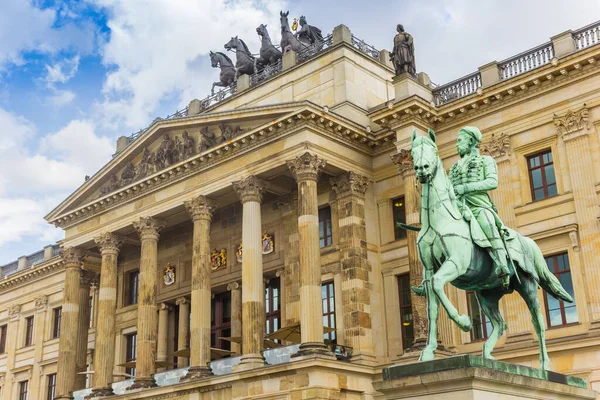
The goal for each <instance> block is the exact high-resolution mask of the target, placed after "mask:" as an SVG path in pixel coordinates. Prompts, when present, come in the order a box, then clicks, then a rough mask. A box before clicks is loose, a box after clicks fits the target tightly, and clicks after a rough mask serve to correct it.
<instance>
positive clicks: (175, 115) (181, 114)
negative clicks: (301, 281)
mask: <svg viewBox="0 0 600 400" xmlns="http://www.w3.org/2000/svg"><path fill="white" fill-rule="evenodd" d="M187 115H188V108H187V107H185V108H182V109H181V110H177V111H175V112H174V113H173V114H170V115H167V116H166V117H165V118H161V117H156V118H154V120H153V121H152V124H153V123H154V122H155V121H162V120H164V119H175V118H182V117H186V116H187ZM152 124H150V125H149V126H147V127H146V128H144V129H140V130H139V131H137V132H135V133H132V134H131V135H129V136H128V137H127V144H129V143H131V142H133V141H134V140H136V139H137V138H139V137H140V136H142V134H143V133H144V132H146V130H148V128H149V127H150V126H152Z"/></svg>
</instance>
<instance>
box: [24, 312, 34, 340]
mask: <svg viewBox="0 0 600 400" xmlns="http://www.w3.org/2000/svg"><path fill="white" fill-rule="evenodd" d="M32 344H33V316H31V317H27V318H25V347H27V346H31V345H32Z"/></svg>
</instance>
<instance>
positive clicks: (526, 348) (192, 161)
mask: <svg viewBox="0 0 600 400" xmlns="http://www.w3.org/2000/svg"><path fill="white" fill-rule="evenodd" d="M599 35H600V23H595V24H592V25H590V26H587V27H584V28H581V29H578V30H576V31H567V32H563V33H561V34H558V35H556V36H554V37H552V38H551V40H550V41H549V42H547V43H545V44H543V45H541V46H538V47H536V48H534V49H531V50H529V51H526V52H523V53H520V54H518V55H516V56H514V57H511V58H510V59H507V60H504V61H501V62H496V61H494V62H490V63H489V64H487V65H484V66H482V67H480V68H479V70H478V71H477V72H474V73H472V74H469V75H467V76H465V77H463V78H461V79H458V80H456V81H453V82H450V83H448V84H445V85H441V86H437V85H434V84H432V83H431V81H430V79H429V77H428V76H427V74H425V73H418V74H417V75H416V76H413V75H409V74H401V75H398V76H394V68H393V66H392V65H391V64H390V61H389V53H388V52H387V51H385V50H377V49H375V48H373V47H372V46H370V45H368V44H366V43H365V42H364V41H362V40H359V39H357V38H356V37H354V36H353V35H352V33H351V32H350V30H349V29H348V28H347V27H346V26H343V25H340V26H338V27H336V28H335V29H334V30H333V32H332V34H331V35H328V36H326V37H325V38H324V42H322V43H320V44H319V46H314V47H311V48H309V49H308V50H306V51H305V50H303V51H300V52H298V53H294V52H288V53H286V54H285V55H284V57H283V59H282V60H281V61H280V62H278V63H277V64H275V65H273V66H271V67H269V68H265V69H264V70H262V71H261V72H259V73H256V74H254V75H252V76H249V75H242V76H240V77H239V78H238V79H237V81H236V82H235V83H234V84H232V85H231V86H229V87H227V88H225V89H223V90H221V91H220V92H217V93H216V94H215V95H212V96H209V97H207V98H205V99H202V100H197V99H195V100H192V101H191V102H190V103H189V106H188V107H186V108H185V109H184V110H181V111H178V112H176V113H175V114H173V115H171V116H169V117H167V118H165V119H156V120H155V121H153V123H152V124H151V125H150V126H149V127H148V128H147V129H145V130H143V131H140V132H138V133H136V134H134V135H132V136H130V137H121V138H119V140H118V142H117V150H116V153H115V155H114V157H113V158H112V160H110V162H108V163H107V164H106V165H105V166H104V167H103V168H102V169H101V170H100V171H98V172H97V173H96V174H95V175H93V176H92V177H91V178H90V179H89V180H86V181H85V183H83V184H82V185H81V187H79V188H78V189H77V190H76V191H75V192H74V193H73V194H72V195H71V196H69V197H68V198H67V199H65V200H64V201H63V202H62V203H61V204H60V205H58V206H57V207H56V208H55V209H54V210H53V211H52V212H51V213H50V214H49V215H48V216H47V217H46V219H47V221H48V222H49V223H52V224H54V225H56V226H58V227H61V228H62V229H63V230H64V232H65V237H64V239H63V240H62V241H61V242H60V247H61V249H60V255H59V252H58V250H59V249H58V247H56V246H49V247H47V248H46V249H44V251H43V252H41V253H36V254H35V255H32V256H30V257H22V258H21V259H19V261H18V262H16V263H13V264H9V265H7V266H4V267H2V275H3V277H4V278H3V279H2V280H1V281H0V353H2V354H0V386H1V390H2V398H3V399H24V400H25V399H29V400H36V399H40V400H41V399H53V398H55V399H67V398H71V396H74V398H76V399H82V398H84V397H85V396H90V397H91V398H94V397H98V398H99V397H103V396H107V395H113V397H112V398H114V399H163V398H172V399H190V400H191V399H214V400H216V399H372V398H376V397H378V396H380V394H379V393H378V392H377V391H376V390H375V388H374V385H373V383H374V382H377V381H381V379H382V375H381V372H382V368H383V367H385V366H389V365H392V364H398V363H408V362H414V361H415V360H416V359H417V358H418V354H419V351H420V350H421V348H422V346H423V344H424V342H425V339H426V335H427V320H426V309H425V302H424V300H423V299H422V298H419V297H416V296H415V295H414V294H413V293H411V291H410V285H417V284H419V283H420V281H421V279H422V272H421V265H420V263H419V261H418V258H417V253H416V243H415V242H416V233H414V232H408V233H407V232H406V231H404V230H400V229H397V228H396V224H395V223H396V222H406V223H409V224H413V225H418V224H419V211H420V194H419V188H417V187H416V183H415V178H414V171H413V168H412V160H411V157H410V151H409V149H410V138H411V135H412V132H413V131H415V130H416V131H417V132H418V134H421V135H422V134H425V133H426V132H427V129H428V128H432V129H434V130H435V132H436V134H437V144H438V147H439V151H440V156H441V157H442V159H443V162H444V166H445V167H446V168H449V167H450V166H451V165H452V164H453V163H454V162H455V161H456V160H457V159H458V155H457V153H456V148H455V140H456V134H457V132H458V130H459V129H460V128H461V127H462V126H465V125H472V126H477V127H479V128H480V129H481V131H482V132H483V135H484V140H483V143H482V144H481V147H480V149H481V151H482V152H483V153H485V154H489V155H491V156H493V157H494V158H495V159H496V162H497V164H498V172H499V187H498V188H497V189H496V190H495V191H493V192H492V198H493V200H494V202H495V204H496V206H497V208H498V210H499V214H500V216H501V218H502V219H503V221H504V223H505V224H506V225H508V226H510V227H513V228H515V229H517V230H518V231H519V232H521V233H522V234H525V235H527V236H529V237H531V238H533V239H535V240H536V242H537V243H538V245H539V246H540V248H541V249H542V251H543V253H544V255H545V257H546V260H547V263H548V266H549V268H550V269H551V271H552V272H553V273H555V274H556V275H557V276H558V277H559V280H560V281H561V283H562V284H563V286H564V287H565V288H566V289H567V291H569V292H570V293H571V294H572V295H573V297H574V299H575V302H574V303H573V304H565V303H562V302H558V301H556V300H554V299H553V298H547V297H546V295H545V294H544V293H543V292H542V291H541V290H540V292H539V300H540V303H541V304H542V307H543V309H544V312H545V315H546V325H547V331H546V338H547V346H548V351H549V353H550V356H551V359H552V364H553V365H552V367H553V370H555V371H557V372H560V373H564V374H570V375H575V376H578V377H581V378H584V379H586V380H587V381H588V384H589V387H590V388H592V389H595V390H600V359H598V356H597V355H598V354H599V351H600V289H599V288H600V261H599V260H598V257H597V254H598V252H599V251H600V232H599V226H598V217H599V216H600V209H599V205H600V202H599V198H598V192H599V191H600V138H599V134H600V68H599V66H598V61H599V60H600V44H598V43H599V42H600V40H599V39H600V36H599ZM515 50H519V49H515ZM447 293H448V295H449V297H450V299H451V300H452V302H453V303H454V304H455V305H456V306H457V307H458V309H459V311H460V312H461V313H467V314H469V315H470V316H471V318H472V319H473V322H474V327H473V330H472V331H471V332H467V333H465V332H462V331H460V330H459V329H458V328H457V327H456V326H454V325H453V324H451V323H450V322H449V320H448V319H447V317H446V316H445V315H444V314H443V313H442V315H441V317H440V327H439V333H440V336H441V339H442V341H441V350H440V351H439V356H440V357H443V356H447V355H453V354H461V353H472V354H480V352H481V347H482V345H483V341H484V340H485V339H486V338H487V337H488V336H489V335H490V334H491V327H490V325H489V323H488V322H487V319H486V317H485V315H483V313H482V312H481V311H480V309H479V306H478V304H477V301H476V299H475V296H474V294H473V293H468V292H467V293H465V292H463V291H459V290H456V289H455V288H454V287H448V288H447ZM501 311H502V314H503V316H504V318H505V320H506V322H507V324H508V330H507V332H506V333H505V335H504V336H503V337H502V338H501V339H500V342H499V343H498V345H497V347H496V350H495V352H494V355H495V357H496V358H497V359H499V360H502V361H508V362H512V363H518V364H523V365H527V366H532V367H537V366H538V345H537V338H536V337H535V334H534V330H533V329H532V325H531V322H530V321H529V312H528V311H527V308H526V306H525V304H524V303H523V301H522V300H521V299H520V298H519V297H518V295H517V294H511V295H508V296H505V298H504V299H503V301H502V304H501ZM282 328H283V329H282Z"/></svg>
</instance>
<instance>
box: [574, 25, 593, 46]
mask: <svg viewBox="0 0 600 400" xmlns="http://www.w3.org/2000/svg"><path fill="white" fill-rule="evenodd" d="M573 39H574V40H575V47H576V48H577V50H582V49H585V48H586V47H590V46H593V45H595V44H597V43H598V42H600V22H594V23H593V24H590V25H588V26H584V27H583V28H581V29H578V30H576V31H575V32H573Z"/></svg>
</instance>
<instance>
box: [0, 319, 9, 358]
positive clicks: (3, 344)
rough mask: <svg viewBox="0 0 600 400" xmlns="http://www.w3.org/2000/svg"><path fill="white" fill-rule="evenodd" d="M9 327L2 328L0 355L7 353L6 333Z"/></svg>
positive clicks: (0, 329) (0, 327) (0, 333)
mask: <svg viewBox="0 0 600 400" xmlns="http://www.w3.org/2000/svg"><path fill="white" fill-rule="evenodd" d="M7 330H8V325H2V326H0V354H3V353H6V332H7Z"/></svg>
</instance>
